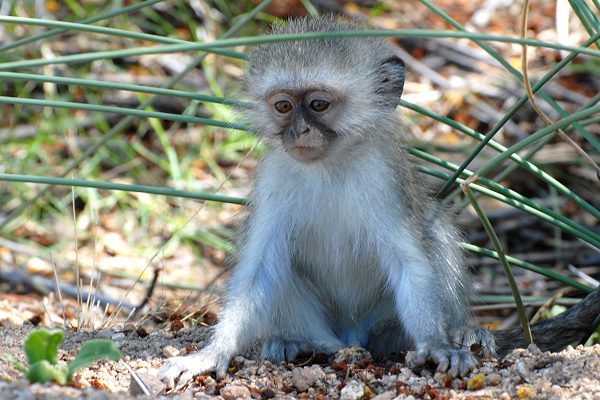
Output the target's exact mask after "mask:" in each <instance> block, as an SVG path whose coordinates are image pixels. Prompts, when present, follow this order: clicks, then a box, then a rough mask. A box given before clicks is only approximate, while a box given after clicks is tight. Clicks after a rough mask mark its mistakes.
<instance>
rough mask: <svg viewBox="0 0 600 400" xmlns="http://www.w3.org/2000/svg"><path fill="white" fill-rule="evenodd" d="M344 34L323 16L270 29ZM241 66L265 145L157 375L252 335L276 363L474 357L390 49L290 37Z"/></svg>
mask: <svg viewBox="0 0 600 400" xmlns="http://www.w3.org/2000/svg"><path fill="white" fill-rule="evenodd" d="M352 29H357V26H356V25H355V24H353V23H348V22H342V21H340V20H337V19H335V18H331V17H326V18H318V19H299V20H294V21H290V22H289V23H288V24H287V25H286V26H278V27H275V28H274V31H273V33H275V34H285V33H303V32H321V31H346V30H352ZM249 61H250V67H249V69H248V71H247V73H246V76H245V80H244V83H243V88H244V91H245V93H246V94H247V97H248V100H249V102H250V104H251V106H250V107H249V108H248V109H247V110H245V111H244V113H245V116H246V119H247V121H248V123H249V124H250V126H251V128H252V130H253V131H254V132H256V133H257V134H258V135H259V136H260V137H261V138H263V139H264V140H266V141H267V142H268V144H269V145H270V152H269V153H268V154H267V155H266V157H265V158H264V159H263V160H262V162H261V164H260V166H259V168H258V171H257V175H256V182H255V185H254V188H253V190H252V193H251V195H250V205H249V211H250V216H249V218H248V220H247V221H246V227H245V230H244V232H243V233H242V234H241V239H240V241H239V243H238V255H237V259H238V265H237V267H236V268H235V269H234V270H233V272H232V275H231V277H230V281H229V289H228V294H227V297H226V298H225V301H224V308H223V311H222V314H221V316H220V320H219V322H218V324H217V325H216V326H215V328H214V334H213V336H212V339H211V340H210V341H209V343H208V344H207V345H206V347H204V349H202V350H201V351H199V352H198V353H195V354H192V355H189V356H185V357H176V358H171V359H169V360H168V362H167V364H166V365H165V366H164V367H163V368H162V375H163V377H165V378H167V379H177V378H178V377H179V381H180V382H186V381H188V380H189V379H191V378H192V377H193V376H194V375H197V374H201V373H206V372H210V371H216V372H217V374H218V375H223V374H224V373H225V371H226V369H227V367H228V364H229V361H230V359H231V358H232V357H233V356H235V355H237V354H239V353H240V352H242V351H243V350H244V348H246V347H247V346H248V345H249V344H250V343H251V342H253V341H255V340H256V339H260V340H261V342H262V352H261V356H262V357H263V358H265V359H269V360H272V361H274V362H281V361H285V360H293V359H294V358H295V357H296V356H297V355H298V354H299V353H301V352H312V351H314V352H319V353H321V352H322V353H328V354H331V353H334V352H336V351H337V350H339V349H340V348H342V347H345V346H353V345H357V346H362V347H365V348H367V349H368V350H369V351H370V352H371V353H372V354H373V356H374V357H376V358H380V357H384V356H387V355H390V354H392V353H395V352H399V351H408V350H410V352H409V353H408V355H407V361H408V363H409V364H410V365H413V366H418V365H423V364H425V363H426V362H427V361H432V362H434V363H435V364H437V365H438V370H440V371H448V372H449V373H450V374H451V375H461V374H465V373H466V372H468V371H469V370H471V369H473V368H474V367H475V365H476V364H475V358H474V357H473V354H472V353H471V351H470V348H469V346H470V345H471V344H473V343H480V344H482V346H483V350H484V352H485V353H487V354H495V351H496V348H495V342H494V339H493V336H492V335H491V334H490V333H489V332H488V331H486V330H483V329H473V328H471V327H470V325H469V312H468V307H467V302H468V298H469V291H468V289H467V285H466V282H467V281H468V278H467V276H466V272H465V267H464V262H463V260H462V256H461V252H460V251H459V248H458V245H457V236H456V233H455V229H454V227H453V226H452V224H451V223H450V222H449V221H448V219H447V218H446V216H445V214H444V212H443V210H441V209H440V208H439V207H438V206H437V205H436V204H435V202H434V201H433V200H432V198H431V196H430V194H429V193H428V191H427V190H426V189H425V188H424V187H423V184H422V182H421V181H420V178H419V176H418V175H417V173H416V172H415V171H414V170H413V167H412V165H411V164H410V162H409V160H408V158H407V155H406V153H405V152H404V151H403V145H404V142H403V135H404V132H403V129H402V125H401V123H400V122H399V119H398V116H397V114H396V112H395V110H396V108H397V106H398V104H399V101H400V95H401V93H402V87H403V84H404V73H405V71H404V63H403V62H402V60H400V58H398V57H397V56H396V55H395V52H394V47H393V46H392V45H391V44H390V43H388V42H387V41H386V40H384V39H379V38H369V39H365V38H335V39H319V40H304V41H290V42H281V43H275V44H268V45H261V46H258V47H256V48H254V50H253V51H252V52H251V54H250V59H249ZM588 326H589V325H588ZM518 336H519V333H518V332H517V331H515V332H514V333H513V336H511V337H510V338H508V337H503V339H502V340H501V341H502V343H503V344H504V345H506V343H505V342H506V341H508V342H510V341H512V340H516V339H514V338H515V337H518ZM508 346H510V343H508Z"/></svg>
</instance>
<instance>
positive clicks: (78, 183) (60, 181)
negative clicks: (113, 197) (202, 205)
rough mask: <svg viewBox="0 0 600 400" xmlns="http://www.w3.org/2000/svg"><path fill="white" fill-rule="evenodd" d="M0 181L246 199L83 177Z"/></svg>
mask: <svg viewBox="0 0 600 400" xmlns="http://www.w3.org/2000/svg"><path fill="white" fill-rule="evenodd" d="M0 181H3V182H21V183H23V182H28V183H38V184H44V185H52V186H69V187H86V188H94V189H104V190H119V191H123V192H140V193H150V194H157V195H161V196H170V197H181V198H186V199H194V200H204V201H216V202H219V203H231V204H241V205H245V204H247V202H248V201H247V200H246V199H244V198H241V197H231V196H223V195H218V194H213V193H206V192H190V191H186V190H179V189H171V188H165V187H158V186H146V185H131V184H125V183H115V182H101V181H91V180H85V179H66V178H57V177H53V176H35V175H18V174H1V173H0Z"/></svg>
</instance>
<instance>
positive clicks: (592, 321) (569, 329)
mask: <svg viewBox="0 0 600 400" xmlns="http://www.w3.org/2000/svg"><path fill="white" fill-rule="evenodd" d="M599 322H600V287H599V288H597V289H596V290H594V291H593V292H592V293H590V294H588V295H587V296H586V297H585V298H584V299H583V300H582V301H580V302H579V303H578V304H577V305H575V306H573V307H571V308H570V309H569V310H568V311H566V312H564V313H562V314H560V315H558V316H557V317H555V318H552V319H549V320H547V321H544V322H540V323H539V324H534V325H532V326H531V334H532V336H533V342H534V343H535V344H536V345H537V346H538V348H539V349H540V350H541V351H560V350H562V349H563V348H565V347H566V346H567V345H568V344H571V343H574V342H579V341H581V340H583V339H587V338H588V337H589V336H590V335H591V334H592V332H593V331H594V329H595V328H596V327H597V326H598V323H599ZM492 333H493V335H494V339H495V342H496V351H497V354H498V357H504V356H505V355H506V354H507V353H509V352H510V351H511V350H513V349H517V348H526V347H527V343H525V340H524V338H523V331H522V330H521V328H520V327H519V328H511V329H503V330H498V331H493V332H492Z"/></svg>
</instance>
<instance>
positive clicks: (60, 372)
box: [25, 360, 67, 385]
mask: <svg viewBox="0 0 600 400" xmlns="http://www.w3.org/2000/svg"><path fill="white" fill-rule="evenodd" d="M25 376H26V377H27V379H29V382H31V383H46V382H50V381H54V382H56V383H59V384H61V385H64V384H66V383H67V366H66V365H56V366H55V365H52V364H50V362H48V360H40V361H38V362H36V363H33V364H31V367H29V371H27V373H26V374H25Z"/></svg>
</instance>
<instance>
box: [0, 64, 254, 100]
mask: <svg viewBox="0 0 600 400" xmlns="http://www.w3.org/2000/svg"><path fill="white" fill-rule="evenodd" d="M0 79H13V80H23V81H33V82H50V83H56V84H59V85H75V86H83V87H95V88H102V89H111V90H124V91H128V92H137V93H150V94H156V95H160V96H169V97H180V98H184V99H189V100H197V101H201V102H207V103H218V104H228V105H235V106H242V105H243V103H242V102H240V101H239V100H235V99H227V98H225V97H217V96H210V95H207V94H201V93H195V92H187V91H183V90H173V89H166V88H161V87H150V86H144V85H133V84H128V83H118V82H107V81H97V80H92V79H80V78H66V77H62V76H49V75H36V74H24V73H20V72H1V71H0Z"/></svg>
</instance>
